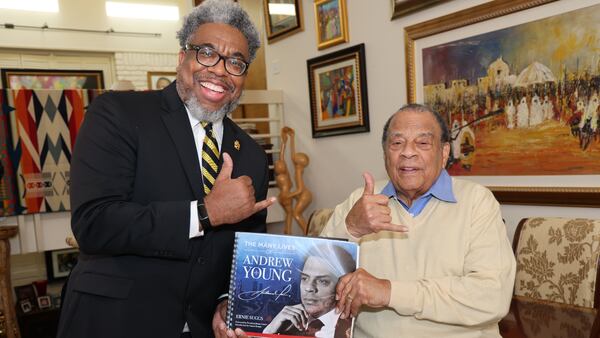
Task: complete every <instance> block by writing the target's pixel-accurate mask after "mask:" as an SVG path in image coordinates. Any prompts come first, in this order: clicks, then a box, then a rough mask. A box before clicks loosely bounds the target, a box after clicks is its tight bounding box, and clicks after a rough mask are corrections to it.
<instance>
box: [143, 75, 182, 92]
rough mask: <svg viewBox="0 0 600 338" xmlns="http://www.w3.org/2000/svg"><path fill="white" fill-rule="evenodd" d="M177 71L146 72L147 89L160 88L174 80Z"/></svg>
mask: <svg viewBox="0 0 600 338" xmlns="http://www.w3.org/2000/svg"><path fill="white" fill-rule="evenodd" d="M176 77H177V72H148V89H149V90H161V89H163V88H164V87H166V86H168V85H169V84H171V82H173V81H175V78H176Z"/></svg>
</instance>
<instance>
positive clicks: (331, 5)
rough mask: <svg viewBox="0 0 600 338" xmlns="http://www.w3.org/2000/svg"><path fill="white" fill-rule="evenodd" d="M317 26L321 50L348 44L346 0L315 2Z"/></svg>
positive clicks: (321, 0) (318, 42) (318, 45)
mask: <svg viewBox="0 0 600 338" xmlns="http://www.w3.org/2000/svg"><path fill="white" fill-rule="evenodd" d="M315 26H316V27H317V48H318V49H319V50H321V49H325V48H328V47H331V46H335V45H339V44H340V43H344V42H348V39H349V37H348V16H347V14H346V0H315Z"/></svg>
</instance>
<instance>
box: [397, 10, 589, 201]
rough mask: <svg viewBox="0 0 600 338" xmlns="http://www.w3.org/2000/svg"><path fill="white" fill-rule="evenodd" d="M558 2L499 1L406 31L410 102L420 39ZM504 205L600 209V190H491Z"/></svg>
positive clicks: (570, 188) (414, 91)
mask: <svg viewBox="0 0 600 338" xmlns="http://www.w3.org/2000/svg"><path fill="white" fill-rule="evenodd" d="M554 1H556V0H495V1H491V2H487V3H484V4H482V5H478V6H475V7H472V8H467V9H465V10H461V11H458V12H455V13H451V14H448V15H444V16H442V17H439V18H434V19H431V20H428V21H425V22H422V23H419V24H415V25H411V26H408V27H406V28H405V39H404V43H405V53H406V74H407V91H408V101H409V102H415V101H416V60H415V48H416V47H415V42H416V41H417V40H419V39H423V38H426V37H430V36H433V35H436V34H440V33H444V32H447V31H450V30H453V29H457V28H461V27H466V26H469V25H473V24H476V23H479V22H483V21H487V20H491V19H494V18H498V17H502V16H505V15H509V14H512V13H516V12H518V11H522V10H526V9H530V8H534V7H537V6H540V5H544V4H548V3H551V2H554ZM488 188H490V189H491V190H492V192H493V193H494V195H495V196H496V198H497V199H498V201H499V202H500V203H503V204H525V205H546V206H562V207H565V206H570V207H595V208H597V207H599V206H600V187H528V186H527V187H522V186H489V187H488Z"/></svg>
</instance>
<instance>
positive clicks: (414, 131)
mask: <svg viewBox="0 0 600 338" xmlns="http://www.w3.org/2000/svg"><path fill="white" fill-rule="evenodd" d="M399 134H401V135H404V136H408V135H412V136H417V137H422V136H428V135H429V136H433V137H435V138H440V137H441V134H442V130H441V128H440V126H439V124H438V122H437V120H436V118H435V116H434V115H433V113H431V112H427V111H414V110H405V111H399V112H396V114H394V117H393V118H392V121H391V122H390V127H389V131H388V135H389V137H393V136H398V135H399Z"/></svg>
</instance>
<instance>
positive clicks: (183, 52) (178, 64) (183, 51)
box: [177, 49, 185, 67]
mask: <svg viewBox="0 0 600 338" xmlns="http://www.w3.org/2000/svg"><path fill="white" fill-rule="evenodd" d="M184 59H185V50H184V49H180V50H179V63H177V67H179V66H180V65H181V64H182V63H183V60H184Z"/></svg>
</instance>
